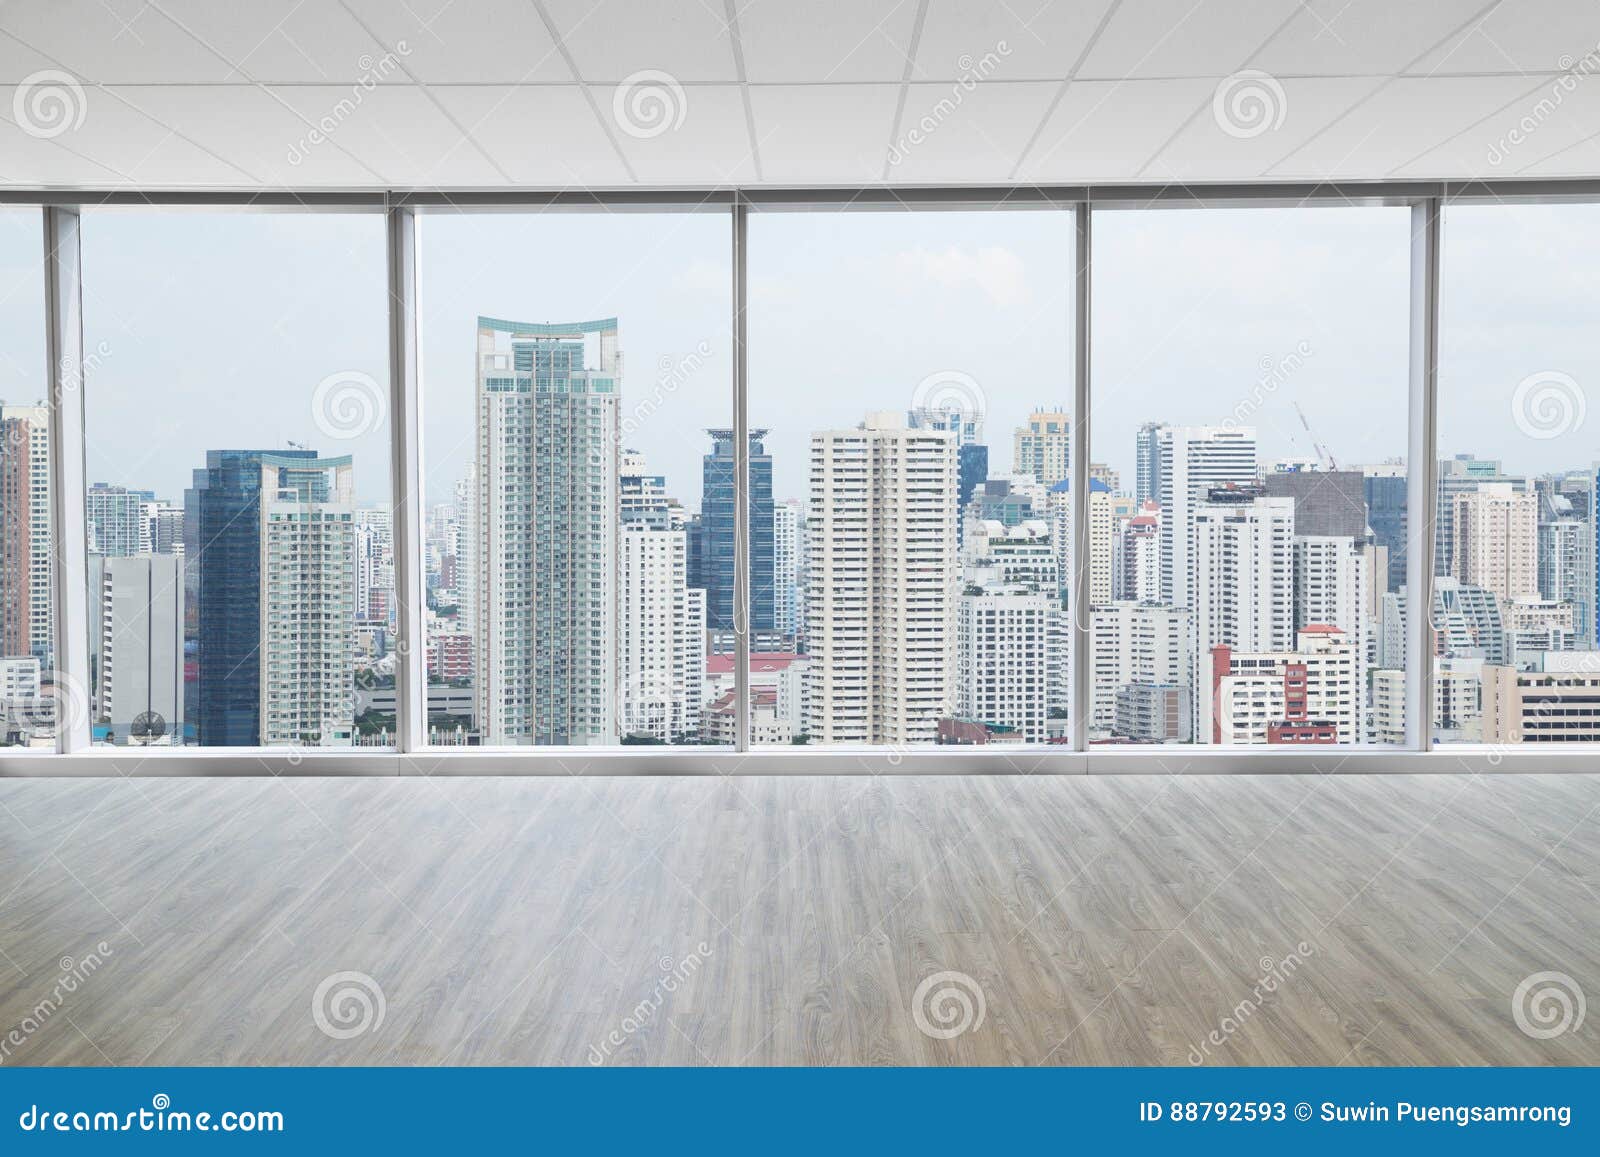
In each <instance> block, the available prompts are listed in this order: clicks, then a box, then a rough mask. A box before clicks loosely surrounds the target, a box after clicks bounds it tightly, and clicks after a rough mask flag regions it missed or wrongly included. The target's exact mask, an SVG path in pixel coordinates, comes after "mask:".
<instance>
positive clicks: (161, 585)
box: [89, 554, 183, 744]
mask: <svg viewBox="0 0 1600 1157" xmlns="http://www.w3.org/2000/svg"><path fill="white" fill-rule="evenodd" d="M182 567H183V558H182V557H181V556H180V555H175V554H135V555H128V556H109V557H108V556H103V555H95V556H91V557H90V559H89V591H90V595H91V601H90V611H91V613H92V614H94V615H95V616H96V617H95V620H94V624H93V627H94V629H93V630H92V631H91V632H90V637H89V654H90V661H91V667H92V675H93V684H92V687H93V691H92V695H91V697H92V700H93V704H92V706H93V712H94V723H95V724H97V725H101V726H105V727H108V728H109V729H110V734H111V737H112V740H113V742H116V743H138V744H150V743H161V744H171V743H174V742H181V741H182V735H183V731H182V728H183V573H182Z"/></svg>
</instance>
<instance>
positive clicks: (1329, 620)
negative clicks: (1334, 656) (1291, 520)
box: [1294, 535, 1377, 742]
mask: <svg viewBox="0 0 1600 1157" xmlns="http://www.w3.org/2000/svg"><path fill="white" fill-rule="evenodd" d="M1375 550H1376V548H1375V547H1373V546H1372V545H1370V544H1368V543H1362V542H1357V541H1356V540H1355V539H1353V538H1349V537H1346V536H1344V535H1299V536H1297V537H1296V538H1295V540H1294V626H1295V630H1296V631H1305V630H1308V629H1310V628H1312V627H1317V626H1324V627H1337V628H1338V629H1339V630H1340V631H1342V632H1343V633H1344V636H1345V638H1346V639H1347V640H1348V641H1349V643H1350V644H1351V646H1352V648H1353V650H1354V656H1353V659H1352V662H1353V664H1354V678H1355V685H1356V687H1357V688H1359V689H1360V694H1359V695H1358V696H1357V707H1358V708H1361V707H1362V705H1363V702H1364V699H1365V695H1366V686H1367V670H1368V667H1369V666H1370V665H1371V663H1372V661H1373V660H1374V658H1375V657H1376V655H1377V642H1376V640H1375V639H1374V637H1373V616H1372V613H1371V605H1372V589H1371V588H1372V583H1373V581H1374V579H1375V578H1376V577H1377V575H1376V573H1375V572H1376V569H1377V568H1376V565H1375V561H1374V560H1375V554H1374V552H1375ZM1358 731H1361V732H1363V733H1361V734H1358V735H1357V736H1356V741H1357V742H1361V741H1364V740H1365V739H1366V738H1367V737H1366V735H1365V734H1364V726H1363V727H1362V728H1359V729H1358Z"/></svg>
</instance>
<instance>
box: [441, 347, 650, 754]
mask: <svg viewBox="0 0 1600 1157" xmlns="http://www.w3.org/2000/svg"><path fill="white" fill-rule="evenodd" d="M619 373H620V358H619V356H618V353H617V320H616V318H605V319H601V320H598V321H581V322H573V323H570V324H563V323H554V324H538V323H524V322H515V321H502V320H499V319H496V318H490V317H480V318H479V319H478V383H477V440H478V446H477V501H476V510H475V519H474V522H475V534H476V544H475V549H474V555H475V562H476V564H477V566H476V571H477V573H476V576H475V582H476V591H475V593H474V596H473V614H472V618H473V629H474V638H473V654H474V657H475V659H476V661H477V673H476V678H475V681H474V682H475V686H474V692H475V698H476V703H477V709H476V715H477V722H478V727H479V730H480V732H481V734H482V738H483V742H484V743H485V744H524V743H537V744H604V743H614V742H616V740H617V734H618V733H617V725H616V712H615V702H616V698H617V687H618V681H617V573H616V568H617V554H618V530H619V522H620V516H621V515H620V512H621V495H620V481H619V479H620V475H619V469H618V467H619V456H620V446H619V444H618V443H619V439H620V436H621V427H620V416H619V398H620V389H621V383H620V379H619Z"/></svg>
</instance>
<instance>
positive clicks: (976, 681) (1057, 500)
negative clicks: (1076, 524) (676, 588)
mask: <svg viewBox="0 0 1600 1157" xmlns="http://www.w3.org/2000/svg"><path fill="white" fill-rule="evenodd" d="M749 232H750V238H749V253H750V258H749V260H750V269H749V277H750V290H749V322H748V326H749V341H750V381H749V408H750V414H751V431H750V438H751V446H750V452H751V457H750V464H751V466H750V470H751V476H750V498H751V501H750V515H751V527H750V542H751V550H752V556H751V607H750V615H751V632H752V635H751V640H752V641H751V648H750V649H751V660H750V665H751V670H750V710H751V741H752V744H818V745H830V744H831V745H844V746H856V747H890V748H905V747H913V746H924V745H934V744H946V745H954V744H988V745H996V746H997V747H1000V748H1004V747H1010V746H1015V745H1026V744H1045V743H1052V742H1055V743H1060V742H1065V741H1067V740H1068V739H1069V732H1068V718H1067V706H1068V697H1069V696H1068V685H1067V684H1068V680H1067V676H1068V658H1067V649H1068V619H1067V613H1066V594H1067V590H1068V586H1069V580H1068V578H1067V576H1068V575H1069V573H1070V572H1069V569H1068V566H1067V554H1066V552H1067V549H1068V543H1069V538H1070V534H1069V529H1068V528H1069V519H1068V514H1069V512H1070V497H1069V493H1068V489H1069V488H1068V473H1069V472H1068V462H1069V453H1068V451H1069V446H1070V442H1071V431H1072V416H1071V413H1070V406H1071V400H1072V394H1073V380H1072V373H1071V348H1072V346H1071V340H1070V318H1071V291H1072V285H1073V268H1074V267H1073V217H1072V215H1071V214H1069V213H1064V212H1061V211H1058V210H1047V209H1026V210H1017V211H1005V212H995V211H989V212H968V211H950V212H910V211H899V210H887V211H881V212H758V213H753V214H752V215H751V217H750V225H749Z"/></svg>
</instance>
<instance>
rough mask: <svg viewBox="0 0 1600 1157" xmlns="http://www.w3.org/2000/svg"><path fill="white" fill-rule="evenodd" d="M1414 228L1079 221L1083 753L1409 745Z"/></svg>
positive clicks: (1366, 215)
mask: <svg viewBox="0 0 1600 1157" xmlns="http://www.w3.org/2000/svg"><path fill="white" fill-rule="evenodd" d="M1409 221H1410V217H1409V214H1408V212H1407V211H1406V210H1405V209H1403V208H1395V209H1388V208H1374V209H1367V208H1361V209H1356V208H1347V207H1337V208H1259V209H1237V210H1235V209H1172V210H1160V209H1157V210H1151V211H1120V210H1107V211H1097V212H1096V214H1095V220H1094V229H1095V247H1094V270H1093V277H1094V283H1093V284H1094V299H1093V300H1094V321H1093V324H1094V341H1093V344H1092V347H1091V348H1092V351H1093V358H1094V366H1093V373H1092V375H1091V381H1092V383H1093V390H1094V425H1093V443H1094V444H1093V448H1092V455H1091V459H1092V465H1091V467H1090V469H1091V472H1092V473H1093V474H1094V476H1095V479H1096V485H1095V486H1094V487H1093V488H1092V489H1091V493H1090V531H1089V533H1090V539H1091V569H1092V573H1093V588H1094V591H1095V597H1094V601H1095V606H1094V608H1093V612H1092V624H1091V631H1092V636H1093V659H1092V662H1093V677H1094V689H1093V692H1092V695H1091V699H1092V707H1093V718H1092V719H1091V720H1090V725H1089V737H1090V742H1091V743H1121V744H1175V743H1199V744H1224V745H1257V744H1301V745H1304V744H1341V745H1357V744H1372V743H1376V744H1395V743H1402V742H1404V737H1405V718H1404V707H1405V695H1404V684H1405V678H1406V676H1405V665H1406V663H1405V655H1404V653H1403V647H1402V641H1403V638H1404V632H1403V629H1402V624H1401V619H1400V615H1401V613H1402V612H1403V610H1404V597H1403V593H1402V590H1403V587H1404V584H1405V581H1406V573H1405V550H1404V545H1405V522H1406V501H1405V494H1406V464H1405V454H1406V449H1407V396H1408V395H1407V373H1408V344H1407V341H1408V338H1407V335H1408V326H1407V316H1408V315H1407V286H1408V257H1409Z"/></svg>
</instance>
